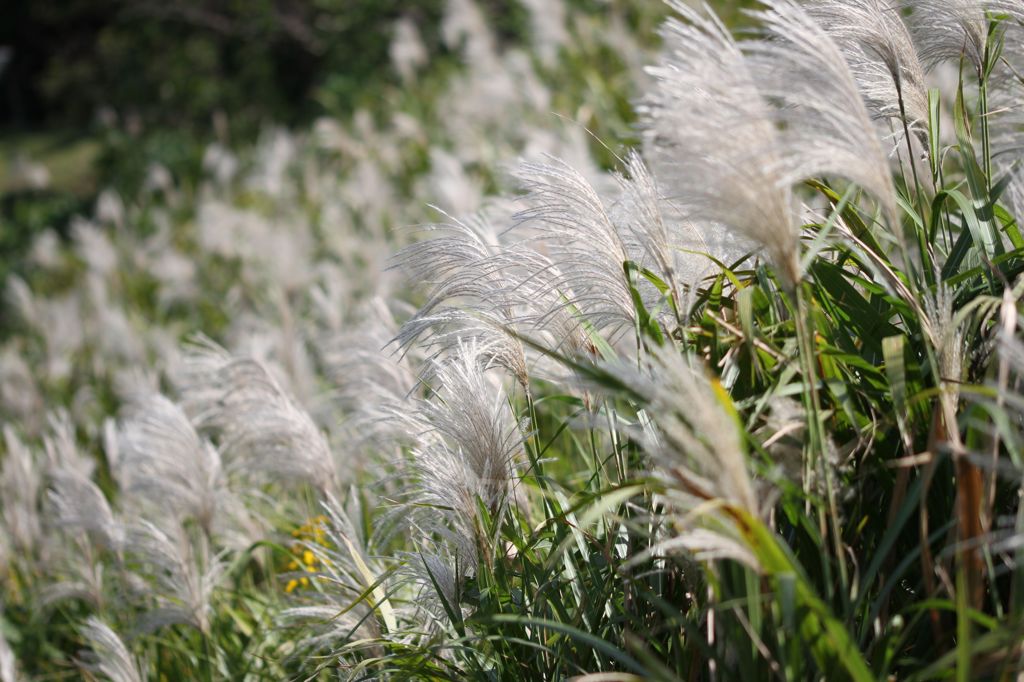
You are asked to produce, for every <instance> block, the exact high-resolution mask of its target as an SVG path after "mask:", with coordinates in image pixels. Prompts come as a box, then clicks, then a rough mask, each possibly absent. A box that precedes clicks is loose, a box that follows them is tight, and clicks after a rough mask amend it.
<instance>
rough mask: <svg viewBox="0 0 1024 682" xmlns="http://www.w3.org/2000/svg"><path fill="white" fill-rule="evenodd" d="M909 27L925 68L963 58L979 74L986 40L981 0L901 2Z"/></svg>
mask: <svg viewBox="0 0 1024 682" xmlns="http://www.w3.org/2000/svg"><path fill="white" fill-rule="evenodd" d="M903 6H904V7H907V8H909V9H910V17H909V19H908V23H909V24H910V30H911V31H912V33H913V35H914V39H915V40H916V41H917V48H918V52H919V54H920V55H921V60H922V61H923V62H924V64H925V66H927V67H928V68H931V67H933V66H935V65H936V64H938V63H939V62H942V61H947V60H949V61H958V60H959V59H960V58H961V57H966V58H967V59H968V60H969V61H970V62H971V63H972V64H973V65H974V68H975V71H976V72H978V73H980V72H981V69H982V66H983V64H984V57H985V46H986V40H987V36H988V20H987V19H986V18H985V5H984V3H983V2H982V1H980V0H904V2H903Z"/></svg>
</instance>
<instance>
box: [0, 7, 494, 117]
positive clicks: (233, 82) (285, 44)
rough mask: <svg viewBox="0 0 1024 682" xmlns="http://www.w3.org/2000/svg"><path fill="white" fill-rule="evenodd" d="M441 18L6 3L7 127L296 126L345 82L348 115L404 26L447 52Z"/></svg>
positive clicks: (0, 36) (3, 104)
mask: <svg viewBox="0 0 1024 682" xmlns="http://www.w3.org/2000/svg"><path fill="white" fill-rule="evenodd" d="M500 4H502V3H491V5H492V6H495V5H500ZM504 4H508V3H504ZM442 9H443V1H442V0H419V1H418V2H413V3H410V2H407V1H404V0H47V1H45V2H39V1H38V0H9V1H8V2H4V3H0V46H4V47H6V48H7V49H8V50H9V52H8V64H7V67H6V69H5V73H4V74H3V75H2V76H0V125H6V126H8V127H9V126H17V127H26V126H32V127H36V126H39V125H41V124H46V125H62V126H81V125H85V124H88V123H89V122H91V120H92V118H93V117H94V116H95V114H96V112H98V111H103V110H107V111H110V112H116V113H117V114H118V115H121V116H127V117H131V118H134V119H137V120H138V121H139V122H140V123H145V124H147V125H172V126H203V127H205V126H208V125H210V121H211V117H212V116H214V115H215V114H216V113H217V112H225V113H227V114H229V115H230V117H231V120H232V123H233V125H238V124H241V123H252V122H259V121H262V120H274V121H277V122H281V123H295V122H297V120H299V119H301V118H304V117H306V116H308V115H309V114H310V113H313V111H311V110H312V109H315V106H316V105H315V101H314V99H313V97H312V95H313V94H315V92H316V90H317V88H319V87H321V86H322V85H323V84H324V83H325V82H326V81H327V79H328V78H331V79H332V83H333V85H332V88H333V89H335V90H336V89H337V88H338V87H339V85H338V83H339V81H338V78H337V77H338V75H339V74H341V75H342V76H343V81H344V82H347V84H348V93H347V97H348V98H349V101H348V102H346V103H351V100H352V99H354V98H355V97H356V96H357V94H358V92H359V90H360V89H361V88H365V87H366V85H367V84H368V83H373V82H377V81H378V80H379V79H381V78H384V79H385V80H387V79H389V78H393V76H391V75H390V73H389V71H388V70H387V69H386V68H385V69H382V66H386V65H387V62H388V45H389V43H390V37H391V32H392V26H393V24H394V22H395V20H396V19H398V18H399V17H400V16H405V17H408V18H409V19H411V20H412V21H414V22H415V23H416V25H417V28H418V29H419V30H420V33H421V35H422V38H423V40H424V43H425V44H426V46H427V48H428V50H430V51H431V53H433V54H436V53H438V52H440V51H441V50H442V46H441V45H440V40H439V36H438V24H439V19H440V16H441V13H442ZM499 9H500V8H499ZM499 13H500V12H499ZM344 100H345V98H344V97H343V98H341V100H340V101H344ZM335 101H339V100H338V97H337V93H335Z"/></svg>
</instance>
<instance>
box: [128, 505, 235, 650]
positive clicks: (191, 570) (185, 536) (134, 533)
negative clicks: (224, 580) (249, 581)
mask: <svg viewBox="0 0 1024 682" xmlns="http://www.w3.org/2000/svg"><path fill="white" fill-rule="evenodd" d="M168 525H169V527H168V528H167V529H163V528H160V527H158V526H157V525H156V524H154V523H151V522H150V521H146V520H142V521H140V522H138V523H137V524H135V525H134V526H133V527H132V528H131V529H130V531H129V536H128V540H129V544H128V545H127V547H128V549H129V550H130V551H131V553H132V554H133V555H134V556H135V557H136V558H137V559H138V560H139V561H140V562H141V566H140V568H139V570H138V571H137V573H138V574H139V575H140V576H141V577H143V578H147V579H148V580H149V581H150V582H151V584H152V586H153V593H152V595H151V596H153V597H155V598H156V601H157V608H155V609H153V610H150V611H148V612H147V613H146V614H145V615H144V616H143V617H142V619H141V622H140V626H141V629H142V630H145V631H151V630H155V629H158V628H161V627H163V626H165V625H172V624H176V623H181V624H187V625H192V626H193V627H195V628H197V629H199V630H200V631H201V632H203V633H208V632H209V629H210V610H211V605H210V600H211V599H212V596H213V592H214V590H215V589H216V588H217V585H218V583H219V581H220V579H221V577H222V576H223V574H224V571H225V570H226V568H227V566H226V564H224V562H223V561H222V557H221V556H220V555H214V554H212V552H211V549H210V546H209V542H208V540H207V538H206V536H205V535H203V534H198V535H197V536H196V537H194V538H193V537H191V536H190V534H189V533H188V532H187V531H186V529H185V528H183V527H182V526H181V525H180V524H178V523H171V524H168ZM146 596H149V595H146Z"/></svg>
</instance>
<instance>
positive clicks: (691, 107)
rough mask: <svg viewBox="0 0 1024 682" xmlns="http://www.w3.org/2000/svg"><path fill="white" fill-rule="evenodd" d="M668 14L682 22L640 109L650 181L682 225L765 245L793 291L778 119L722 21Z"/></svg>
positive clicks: (795, 248) (795, 244)
mask: <svg viewBox="0 0 1024 682" xmlns="http://www.w3.org/2000/svg"><path fill="white" fill-rule="evenodd" d="M670 5H671V6H672V8H673V9H674V10H675V11H676V12H677V13H678V14H679V15H680V16H681V17H682V18H683V19H685V21H681V20H680V19H678V18H675V17H673V18H670V19H668V21H666V22H665V24H663V27H662V38H663V43H664V47H663V56H662V58H661V60H660V63H659V65H658V66H655V67H650V68H649V69H648V72H649V73H650V74H651V75H652V76H653V77H654V78H655V80H656V82H655V86H654V89H653V92H651V93H649V94H648V96H647V98H646V100H645V102H644V104H643V105H642V107H641V109H640V111H641V113H642V114H643V115H644V124H645V128H646V140H645V148H646V149H647V150H648V152H649V158H650V161H651V164H652V166H653V168H654V171H655V173H656V175H657V176H658V177H659V178H660V179H661V181H662V182H663V183H664V185H665V186H666V187H671V188H674V191H673V192H672V193H671V194H669V196H668V197H667V199H668V200H669V201H671V202H673V203H674V204H675V205H677V206H678V207H679V210H680V211H681V213H682V215H683V217H684V218H685V219H686V220H689V221H692V222H694V223H696V224H698V225H700V226H702V228H703V229H706V230H707V231H708V232H709V233H712V232H713V231H716V230H722V229H724V230H727V231H730V232H732V233H733V234H734V235H736V236H738V237H741V238H742V239H744V240H749V241H750V242H753V243H755V244H758V245H760V246H761V247H762V248H764V249H765V250H766V251H767V252H768V257H769V259H770V260H771V261H772V262H773V263H774V265H775V267H776V268H777V269H778V271H779V274H780V276H781V278H782V280H783V281H784V282H785V283H786V284H787V285H788V286H790V287H792V286H794V285H795V284H796V283H797V282H798V281H799V279H800V272H799V258H798V255H799V232H798V230H797V228H796V226H795V225H794V222H793V218H792V210H791V209H792V195H791V190H790V187H789V185H788V183H787V178H785V177H784V175H783V174H784V166H783V164H782V156H781V150H780V148H779V140H778V133H777V131H776V128H775V123H774V121H773V117H772V110H771V108H770V107H769V106H768V104H767V102H766V101H765V100H764V98H763V97H762V95H761V92H760V91H759V89H758V87H757V80H756V78H755V75H754V74H753V73H752V72H751V70H750V68H749V65H748V63H747V60H746V59H745V58H744V56H743V53H742V52H741V51H740V48H739V46H738V45H737V44H736V42H735V41H734V40H733V38H732V36H731V35H730V33H729V31H728V30H727V29H726V28H725V26H724V25H723V24H722V23H721V22H720V21H719V20H718V18H717V17H715V16H714V15H713V14H712V13H711V12H710V11H709V10H705V11H704V12H698V11H696V10H694V9H692V8H690V7H688V6H687V5H685V4H683V3H682V2H681V1H679V0H673V1H671V2H670ZM709 241H710V240H709ZM712 255H715V254H712Z"/></svg>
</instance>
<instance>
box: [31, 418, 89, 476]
mask: <svg viewBox="0 0 1024 682" xmlns="http://www.w3.org/2000/svg"><path fill="white" fill-rule="evenodd" d="M46 421H47V424H48V425H49V430H48V431H47V433H46V434H45V435H44V436H43V451H44V452H45V454H46V467H47V469H48V470H49V471H51V472H52V471H69V472H74V473H75V474H77V475H79V476H81V477H82V478H87V479H91V478H92V475H93V472H94V471H95V470H96V460H95V459H94V458H93V457H91V456H90V455H87V454H85V453H83V452H82V451H81V450H80V449H79V447H78V439H77V437H76V435H75V425H74V423H73V422H72V419H71V415H70V414H69V413H68V411H67V410H65V409H64V408H60V409H57V410H55V411H54V412H51V413H49V414H47V415H46Z"/></svg>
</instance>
